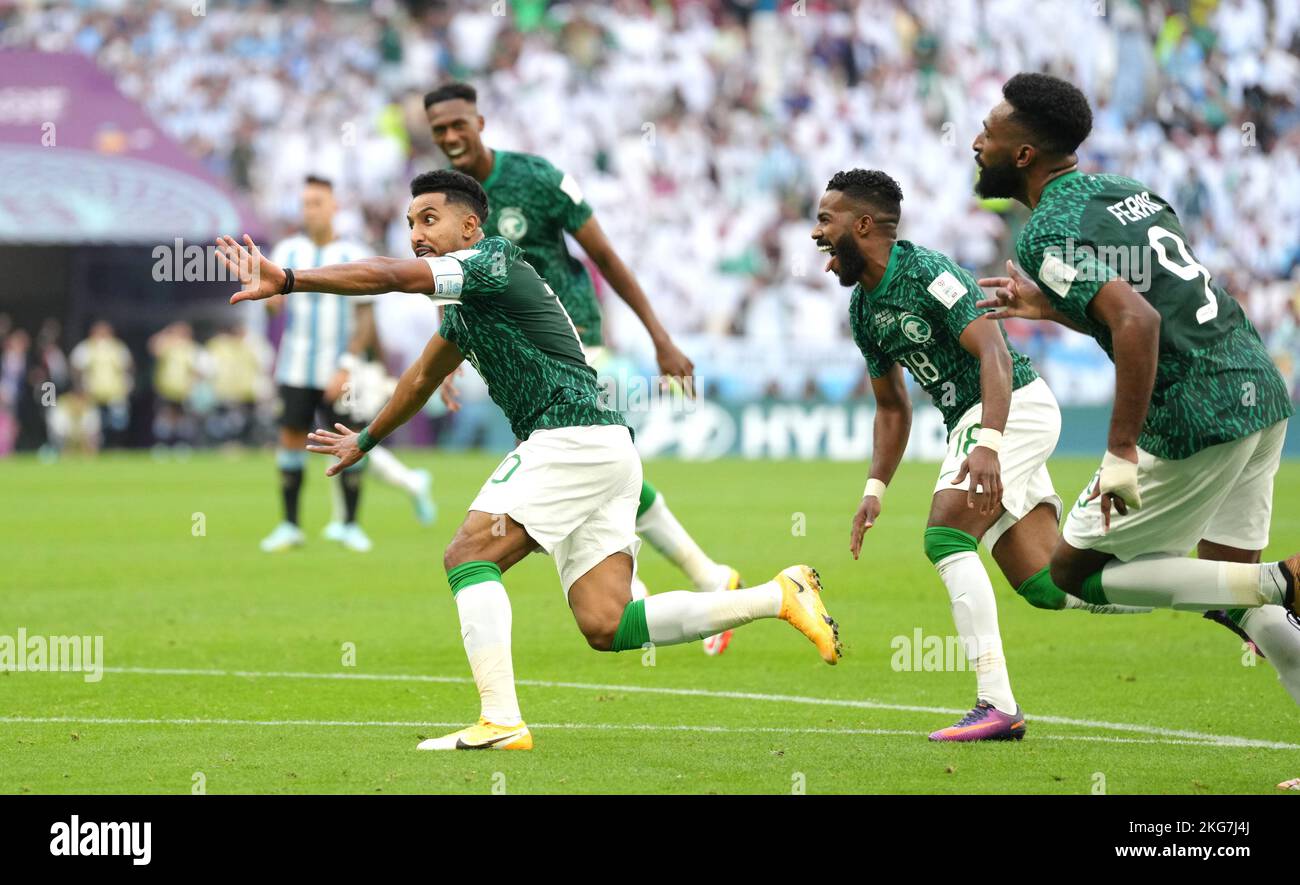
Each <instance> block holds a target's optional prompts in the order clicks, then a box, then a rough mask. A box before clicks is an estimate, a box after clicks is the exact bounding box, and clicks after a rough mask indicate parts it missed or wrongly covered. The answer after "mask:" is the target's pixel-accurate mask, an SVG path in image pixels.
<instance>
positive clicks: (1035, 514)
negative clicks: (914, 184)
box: [812, 169, 1087, 741]
mask: <svg viewBox="0 0 1300 885" xmlns="http://www.w3.org/2000/svg"><path fill="white" fill-rule="evenodd" d="M902 199H903V191H902V189H901V188H900V187H899V186H898V183H897V182H895V181H894V179H892V178H890V177H889V176H888V175H886V174H885V173H884V172H878V171H874V170H873V171H867V170H863V169H853V170H850V171H847V172H839V173H837V174H836V175H835V177H834V178H832V179H831V180H830V182H829V183H828V184H827V186H826V193H825V194H824V195H823V196H822V199H821V203H820V204H819V206H818V208H817V224H816V226H815V227H814V228H813V231H812V238H813V240H814V241H816V243H817V245H818V246H819V247H820V248H821V250H822V251H823V252H827V253H829V255H830V260H829V261H828V262H827V264H826V270H828V271H832V272H834V273H835V275H836V276H837V277H838V278H839V281H840V284H841V285H844V286H853V287H854V288H853V296H852V299H851V301H850V304H849V321H850V326H851V328H852V331H853V339H854V341H855V342H856V343H857V345H858V348H859V349H860V350H861V351H862V355H863V357H865V358H866V361H867V371H868V373H869V374H870V375H871V388H872V391H873V392H874V394H875V399H876V418H875V446H874V449H873V454H872V458H871V477H870V479H868V480H867V486H866V489H865V490H864V492H863V498H862V503H861V505H860V506H859V507H858V512H857V514H856V515H855V516H854V518H853V530H852V535H851V539H850V550H851V552H852V553H853V557H854V559H856V558H858V555H859V553H860V551H861V549H862V539H863V535H864V534H865V533H866V531H867V530H868V529H870V528H871V526H872V525H874V524H875V521H876V520H877V519H878V518H879V516H880V513H881V502H882V501H883V500H884V496H885V488H886V486H887V485H888V484H889V481H890V480H891V479H892V478H893V476H894V472H895V471H896V470H897V469H898V464H899V462H900V461H901V460H902V458H903V451H904V449H906V448H907V440H908V434H909V431H910V430H911V423H912V405H911V402H910V400H909V399H908V394H907V388H906V386H905V385H904V381H903V371H902V366H904V365H905V366H907V368H908V371H910V372H911V373H912V377H914V378H915V379H916V381H917V383H918V384H920V385H921V387H922V388H924V389H925V391H926V392H927V393H929V394H930V396H931V397H932V398H933V399H934V403H935V405H936V406H937V407H938V408H939V410H940V412H941V413H942V414H943V418H944V423H945V425H946V426H947V428H948V453H947V456H946V457H945V459H944V462H943V466H942V467H941V468H940V472H939V479H938V481H937V482H936V483H935V487H934V497H933V500H932V503H931V507H930V517H929V520H928V522H927V528H926V530H925V553H926V556H927V557H928V558H929V559H930V561H931V562H932V563H933V564H934V566H935V568H936V569H937V570H938V572H939V577H940V578H941V579H942V581H943V583H944V586H945V587H947V589H948V597H949V599H950V601H951V604H952V616H953V622H954V623H955V624H956V627H957V632H958V634H959V635H960V636H961V639H962V643H963V646H964V648H965V649H966V653H967V656H968V658H969V660H970V663H971V665H972V668H973V669H974V670H975V675H976V692H977V697H976V703H975V707H974V708H973V709H972V710H971V711H970V712H969V713H968V714H966V716H964V717H963V718H962V719H961V720H960V721H958V722H957V723H956V724H955V725H952V726H949V727H948V728H943V729H940V730H939V731H936V732H934V733H933V734H931V735H930V739H931V740H936V741H976V740H1019V739H1020V738H1022V737H1024V734H1025V719H1024V715H1023V714H1022V713H1021V711H1020V707H1019V705H1018V704H1017V703H1016V700H1015V697H1014V695H1013V694H1012V691H1011V680H1010V676H1009V674H1008V671H1007V664H1006V659H1005V657H1004V655H1003V650H1002V639H1001V635H1000V632H999V629H998V613H997V601H996V599H995V598H994V595H993V584H992V582H991V581H990V580H989V575H988V572H987V571H986V570H985V568H984V564H983V563H982V562H981V561H980V558H979V554H978V552H977V548H978V546H979V543H980V541H981V540H983V542H984V545H985V546H986V547H987V548H988V549H989V550H990V551H991V552H992V553H993V558H994V559H995V560H996V561H997V563H998V566H999V568H1001V569H1002V573H1003V574H1004V575H1006V577H1007V580H1008V581H1010V582H1011V586H1013V587H1016V588H1017V592H1019V593H1020V594H1021V595H1022V596H1024V597H1025V598H1026V599H1029V600H1031V601H1033V602H1034V603H1035V604H1036V605H1039V606H1041V607H1044V608H1063V607H1066V606H1067V605H1069V607H1076V608H1087V606H1085V605H1084V604H1083V603H1082V602H1080V601H1079V600H1075V599H1073V597H1067V596H1066V594H1065V593H1063V592H1062V591H1061V590H1060V589H1058V588H1057V587H1056V586H1055V585H1054V584H1053V583H1052V579H1051V577H1050V576H1049V574H1048V567H1047V563H1048V560H1049V558H1050V557H1051V553H1052V549H1053V547H1054V546H1055V544H1056V540H1057V537H1058V536H1057V524H1058V521H1059V519H1060V510H1061V499H1060V498H1058V497H1057V496H1056V492H1055V490H1054V489H1053V488H1052V478H1051V476H1050V475H1049V474H1048V472H1047V459H1048V456H1050V455H1051V454H1052V451H1053V450H1054V449H1055V448H1056V440H1057V437H1058V436H1060V432H1061V412H1060V409H1059V408H1058V407H1057V404H1056V398H1055V397H1054V396H1053V395H1052V391H1051V390H1050V389H1048V387H1047V383H1046V382H1045V381H1043V380H1042V379H1041V378H1039V377H1038V373H1037V372H1035V371H1034V368H1033V366H1032V365H1030V362H1029V360H1028V359H1027V358H1026V357H1024V356H1023V355H1021V354H1019V353H1017V352H1016V351H1014V350H1012V349H1011V348H1010V347H1009V345H1008V344H1007V341H1006V335H1005V334H1004V333H1003V331H1002V328H1001V326H999V325H998V324H997V323H996V322H994V321H993V320H990V319H988V318H987V317H985V316H983V314H984V311H981V310H978V309H977V308H976V306H975V304H976V302H977V301H978V300H979V299H980V298H981V297H982V293H981V292H980V290H979V287H978V286H976V285H975V280H974V278H973V277H971V275H970V274H969V273H967V272H966V271H965V270H963V269H962V268H961V267H960V266H958V265H957V264H956V263H954V262H953V261H951V260H950V259H949V258H948V257H947V256H945V255H943V254H941V253H939V252H935V251H932V250H930V249H925V248H923V247H921V246H918V245H916V244H914V243H910V242H908V241H907V240H899V239H897V238H896V237H897V230H898V223H899V221H900V219H901V212H902V207H901V205H900V204H901V202H902Z"/></svg>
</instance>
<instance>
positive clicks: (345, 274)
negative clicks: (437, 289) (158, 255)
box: [217, 234, 433, 304]
mask: <svg viewBox="0 0 1300 885" xmlns="http://www.w3.org/2000/svg"><path fill="white" fill-rule="evenodd" d="M217 255H218V256H219V257H220V258H221V261H222V263H223V264H225V266H226V268H227V269H228V270H229V271H231V273H233V274H235V276H236V279H238V280H239V281H240V283H242V284H243V285H244V289H242V290H241V291H239V292H236V293H235V294H234V295H232V296H231V298H230V303H231V304H238V303H239V302H241V301H261V300H263V299H265V298H270V297H271V296H273V295H276V294H278V293H280V292H282V291H283V290H284V283H285V280H286V279H287V275H286V274H285V271H284V268H282V267H280V266H279V265H278V264H276V263H275V262H273V261H271V260H270V259H269V258H267V257H266V256H265V255H263V254H262V252H261V250H260V249H258V248H257V244H255V243H254V242H253V238H252V237H250V236H248V235H247V234H245V235H244V242H243V243H237V242H235V239H234V238H233V237H218V238H217ZM294 288H295V289H297V290H299V291H302V292H329V293H333V294H335V295H382V294H383V293H385V292H415V293H420V294H428V293H429V292H431V291H432V290H433V271H432V270H430V268H429V265H428V264H427V263H426V262H425V261H424V259H422V258H362V259H359V260H357V261H349V262H348V263H347V264H330V265H327V266H325V267H318V268H314V269H307V268H304V269H303V270H301V271H297V270H295V271H294Z"/></svg>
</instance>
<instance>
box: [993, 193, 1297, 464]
mask: <svg viewBox="0 0 1300 885" xmlns="http://www.w3.org/2000/svg"><path fill="white" fill-rule="evenodd" d="M1016 257H1017V259H1018V260H1019V262H1020V266H1021V267H1022V268H1024V269H1025V272H1026V273H1028V274H1030V275H1031V276H1032V277H1033V278H1034V280H1035V281H1036V282H1037V283H1038V285H1039V287H1040V288H1041V289H1042V290H1043V292H1044V293H1045V294H1046V295H1047V298H1048V300H1049V301H1051V302H1052V304H1053V305H1054V306H1055V307H1056V309H1057V310H1059V311H1060V312H1061V313H1062V314H1064V315H1065V316H1066V317H1068V318H1069V319H1070V320H1071V321H1072V322H1074V323H1077V324H1078V325H1079V327H1080V328H1082V329H1086V330H1088V332H1089V333H1090V334H1091V335H1092V337H1094V338H1095V339H1097V343H1098V344H1100V345H1101V347H1102V349H1103V350H1105V351H1106V354H1107V355H1108V356H1110V357H1111V359H1114V351H1113V349H1112V347H1111V336H1110V330H1109V329H1108V328H1106V327H1105V326H1104V325H1102V324H1101V323H1098V322H1095V321H1094V320H1093V319H1092V318H1091V317H1090V316H1088V304H1089V303H1090V302H1091V301H1092V299H1093V297H1094V296H1095V295H1096V294H1097V292H1098V291H1099V290H1100V289H1101V288H1102V286H1104V285H1106V283H1108V282H1110V281H1111V280H1115V279H1124V280H1127V281H1128V282H1129V284H1130V285H1132V286H1133V288H1134V289H1136V290H1137V291H1138V292H1139V293H1140V294H1141V295H1142V297H1144V298H1145V299H1146V300H1147V301H1148V302H1149V303H1150V304H1151V306H1152V307H1154V308H1155V309H1156V310H1157V311H1158V312H1159V313H1160V354H1159V362H1158V363H1157V366H1156V381H1155V389H1154V390H1153V391H1152V393H1151V405H1150V408H1149V409H1148V411H1147V419H1146V424H1145V425H1143V427H1142V434H1141V436H1140V437H1139V438H1138V445H1139V446H1141V447H1142V448H1143V449H1145V450H1146V451H1148V452H1150V453H1151V454H1153V455H1155V456H1157V457H1160V458H1166V459H1179V458H1186V457H1188V456H1190V455H1194V454H1195V453H1197V452H1199V451H1200V450H1201V449H1204V448H1206V447H1208V446H1212V445H1216V444H1218V443H1225V442H1230V441H1232V440H1236V439H1241V438H1243V437H1246V436H1249V435H1250V434H1252V433H1254V432H1255V431H1257V430H1261V429H1263V428H1265V427H1268V426H1269V425H1271V424H1275V423H1277V422H1278V421H1281V420H1283V419H1285V418H1289V417H1290V416H1291V413H1292V411H1293V410H1292V408H1291V400H1290V397H1288V396H1287V392H1286V384H1285V382H1283V380H1282V376H1281V374H1280V373H1279V372H1278V370H1277V368H1276V367H1275V366H1274V365H1273V361H1272V359H1270V357H1269V355H1268V351H1267V350H1266V349H1265V348H1264V345H1263V342H1261V341H1260V338H1259V333H1258V332H1256V331H1255V327H1254V326H1253V325H1251V322H1250V320H1248V319H1247V318H1246V313H1245V311H1243V310H1242V309H1241V305H1239V304H1238V303H1237V301H1236V300H1235V299H1234V298H1232V296H1230V295H1229V294H1228V293H1227V292H1225V291H1224V289H1223V287H1222V286H1220V285H1219V284H1218V283H1216V282H1215V281H1214V280H1213V279H1212V278H1211V275H1210V271H1209V270H1208V269H1207V268H1206V267H1205V266H1204V265H1202V264H1200V263H1199V262H1198V261H1197V260H1196V257H1195V255H1194V254H1193V252H1192V248H1191V246H1190V245H1189V244H1188V242H1187V237H1186V235H1185V234H1184V233H1183V228H1182V225H1180V224H1179V223H1178V216H1177V215H1175V214H1174V210H1173V209H1172V208H1170V206H1169V204H1168V203H1167V202H1166V201H1165V200H1163V199H1162V198H1161V197H1159V196H1157V195H1156V194H1153V193H1151V192H1150V190H1148V189H1147V188H1146V187H1144V186H1143V185H1142V184H1140V183H1138V182H1136V181H1133V180H1132V179H1129V178H1122V177H1120V176H1118V175H1086V174H1083V173H1081V172H1071V173H1069V174H1067V175H1062V176H1061V177H1060V178H1057V179H1054V180H1052V181H1050V182H1048V184H1047V187H1045V188H1044V189H1043V193H1042V196H1041V197H1040V199H1039V203H1038V206H1037V207H1035V209H1034V212H1033V215H1031V216H1030V219H1029V222H1028V223H1027V224H1026V225H1025V228H1024V230H1022V231H1021V232H1020V237H1019V239H1018V240H1017V241H1016Z"/></svg>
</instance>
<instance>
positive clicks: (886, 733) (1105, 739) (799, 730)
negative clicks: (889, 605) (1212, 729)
mask: <svg viewBox="0 0 1300 885" xmlns="http://www.w3.org/2000/svg"><path fill="white" fill-rule="evenodd" d="M0 723H5V724H36V725H44V724H51V723H54V724H67V725H222V726H225V725H237V726H253V727H258V728H284V727H289V728H338V727H351V728H420V729H423V728H459V727H463V726H464V723H463V722H401V721H384V720H375V721H365V720H361V721H355V720H348V719H198V718H167V719H162V718H153V719H129V718H120V717H92V716H0ZM529 728H531V729H537V730H542V729H557V730H558V729H589V730H595V731H686V732H705V733H708V734H752V733H760V734H785V735H790V734H819V735H840V736H852V737H861V736H867V737H921V736H923V735H925V734H926V732H924V731H904V730H899V729H890V728H805V727H794V728H777V727H774V726H755V727H753V728H732V727H729V726H725V725H652V724H643V723H631V724H620V723H615V722H551V723H540V724H539V723H534V724H532V725H530V726H529ZM1034 739H1035V740H1049V741H1081V742H1085V743H1104V744H1164V745H1168V744H1180V745H1184V746H1191V747H1218V746H1221V745H1220V744H1216V743H1214V742H1213V741H1193V740H1180V739H1177V738H1121V737H1109V736H1106V735H1091V734H1045V735H1035V737H1034Z"/></svg>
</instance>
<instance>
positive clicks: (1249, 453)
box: [972, 73, 1300, 701]
mask: <svg viewBox="0 0 1300 885" xmlns="http://www.w3.org/2000/svg"><path fill="white" fill-rule="evenodd" d="M1002 95H1003V99H1004V100H1003V101H1002V102H1001V103H1000V104H998V105H997V107H995V108H994V109H993V110H992V111H991V112H990V114H989V115H988V117H987V118H986V119H985V121H984V129H983V131H982V132H981V133H980V134H979V135H978V136H976V138H975V141H974V143H973V145H972V147H973V149H974V151H975V155H976V164H977V165H978V166H979V168H980V177H979V183H978V185H977V188H976V189H977V192H978V194H979V195H980V196H981V197H1003V198H1013V199H1015V200H1017V201H1019V202H1021V203H1023V204H1024V205H1026V206H1028V207H1029V208H1030V209H1031V210H1032V215H1031V216H1030V219H1029V222H1028V223H1027V224H1026V225H1025V227H1024V229H1023V230H1022V231H1021V232H1020V235H1019V237H1018V239H1017V242H1016V258H1017V260H1018V262H1019V268H1017V267H1016V266H1015V265H1013V264H1012V263H1011V262H1008V264H1007V268H1008V276H1007V277H999V278H993V279H988V280H983V281H981V282H982V283H983V284H985V285H988V286H991V287H993V288H995V290H996V291H995V294H994V296H993V297H992V298H991V299H989V300H988V301H987V302H986V303H987V304H989V305H996V306H998V310H997V311H995V313H994V314H993V315H994V316H996V317H998V318H1002V317H1012V316H1017V317H1023V318H1026V319H1037V320H1052V321H1055V322H1057V323H1060V324H1062V325H1064V326H1067V327H1069V328H1072V329H1075V330H1077V331H1080V332H1083V333H1084V334H1087V335H1090V336H1092V337H1093V338H1094V339H1096V341H1097V343H1098V344H1099V345H1101V347H1102V349H1103V350H1104V351H1105V352H1106V354H1107V355H1108V356H1109V357H1110V358H1111V359H1112V360H1113V362H1114V363H1115V405H1114V408H1113V411H1112V413H1111V424H1110V434H1109V438H1108V441H1107V451H1106V454H1105V457H1104V458H1103V459H1102V463H1101V468H1100V469H1099V470H1098V471H1097V474H1096V475H1095V476H1094V478H1093V480H1092V481H1091V482H1090V483H1089V484H1088V487H1087V488H1086V489H1085V490H1084V491H1083V493H1082V494H1081V495H1080V496H1079V499H1078V501H1077V502H1076V503H1075V505H1074V506H1073V507H1071V508H1070V513H1069V516H1068V517H1067V519H1066V523H1065V529H1064V538H1063V540H1062V542H1061V543H1060V544H1059V545H1058V546H1057V548H1056V551H1055V553H1054V554H1053V556H1052V570H1051V574H1052V578H1053V579H1054V580H1055V582H1056V583H1057V584H1058V585H1059V586H1060V587H1062V588H1063V589H1065V590H1067V591H1069V592H1071V593H1076V594H1078V595H1080V596H1082V597H1083V598H1084V599H1086V600H1088V601H1090V602H1095V603H1102V602H1106V601H1113V602H1119V603H1126V604H1131V605H1140V606H1147V605H1149V606H1156V607H1165V608H1175V609H1183V610H1189V611H1214V610H1222V611H1225V612H1226V613H1227V617H1228V618H1229V619H1231V621H1232V622H1233V623H1235V624H1236V625H1237V626H1238V627H1240V628H1241V629H1242V630H1243V631H1244V632H1245V633H1246V634H1248V635H1249V636H1250V638H1251V639H1253V640H1254V642H1255V643H1256V644H1257V645H1258V646H1259V648H1260V649H1261V650H1262V651H1263V652H1264V653H1265V655H1267V656H1268V657H1269V659H1270V660H1272V661H1273V663H1274V665H1275V666H1277V668H1278V670H1279V675H1281V676H1282V680H1283V682H1284V684H1285V685H1286V687H1287V690H1288V691H1289V692H1290V693H1291V695H1292V697H1294V698H1296V700H1297V701H1300V680H1297V677H1296V676H1295V671H1296V665H1297V664H1300V655H1297V652H1296V638H1295V635H1296V625H1295V622H1294V619H1295V615H1296V612H1297V607H1298V606H1300V603H1297V599H1296V584H1297V573H1298V572H1300V556H1293V557H1291V558H1290V559H1287V560H1285V561H1282V562H1269V563H1262V564H1261V562H1260V558H1261V556H1260V554H1261V553H1262V551H1263V549H1264V547H1266V546H1267V544H1268V530H1269V519H1270V513H1271V510H1272V503H1273V501H1272V499H1273V477H1274V475H1275V474H1276V472H1277V469H1278V463H1279V461H1280V459H1281V453H1282V444H1283V441H1284V439H1285V436H1286V427H1287V421H1288V419H1289V418H1290V416H1291V414H1292V407H1291V402H1290V399H1289V397H1288V396H1287V392H1286V385H1285V384H1284V382H1283V380H1282V377H1281V375H1280V374H1279V373H1278V371H1277V369H1276V368H1275V367H1274V366H1273V363H1272V361H1271V360H1270V358H1269V355H1268V352H1267V351H1266V350H1265V348H1264V346H1263V344H1262V343H1261V342H1260V338H1259V334H1258V333H1257V332H1256V331H1255V328H1254V326H1252V325H1251V323H1250V321H1249V320H1248V319H1247V318H1246V315H1245V312H1244V311H1243V310H1242V309H1241V306H1240V305H1239V304H1238V303H1237V302H1236V300H1234V299H1233V298H1232V297H1231V296H1230V295H1229V294H1228V293H1227V292H1226V291H1224V289H1223V287H1222V286H1220V285H1219V284H1218V283H1217V282H1215V280H1214V279H1213V277H1212V275H1211V273H1210V271H1209V269H1208V268H1206V267H1205V266H1204V265H1202V264H1201V263H1199V262H1198V261H1197V260H1196V257H1195V255H1194V254H1193V252H1192V249H1191V246H1190V244H1189V243H1188V242H1187V239H1186V235H1185V234H1184V233H1183V229H1182V226H1181V225H1180V224H1179V221H1178V216H1177V215H1176V214H1175V213H1174V210H1173V209H1172V208H1171V207H1170V205H1169V203H1168V202H1167V201H1165V200H1164V199H1163V198H1162V197H1160V196H1159V195H1158V194H1154V193H1152V192H1151V191H1150V189H1149V188H1147V187H1145V186H1144V185H1142V184H1141V183H1140V182H1137V181H1133V180H1132V179H1128V178H1122V177H1120V176H1117V175H1092V174H1085V173H1083V172H1080V171H1079V169H1078V158H1077V155H1076V151H1077V150H1078V147H1079V145H1080V144H1081V143H1082V142H1083V140H1084V139H1085V138H1087V136H1088V134H1089V132H1090V131H1091V129H1092V111H1091V109H1090V108H1089V106H1088V101H1087V98H1086V97H1085V96H1084V95H1083V93H1082V92H1080V91H1079V89H1078V88H1076V87H1075V86H1073V85H1071V84H1070V83H1067V82H1065V81H1064V80H1060V79H1058V78H1056V77H1051V76H1048V75H1046V74H1031V73H1025V74H1018V75H1016V76H1015V77H1013V78H1011V79H1010V80H1009V81H1007V83H1006V84H1005V85H1004V86H1003V87H1002ZM1021 269H1023V270H1021ZM1193 547H1195V548H1197V552H1198V555H1199V557H1200V558H1199V559H1189V558H1187V556H1186V554H1187V552H1188V551H1189V550H1190V549H1192V548H1193Z"/></svg>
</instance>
